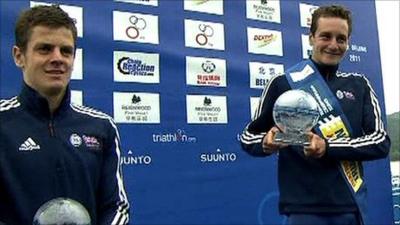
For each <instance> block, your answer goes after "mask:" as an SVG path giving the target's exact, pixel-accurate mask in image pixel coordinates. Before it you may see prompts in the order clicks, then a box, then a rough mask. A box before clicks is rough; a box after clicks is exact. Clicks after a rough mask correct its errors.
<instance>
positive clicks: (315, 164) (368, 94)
mask: <svg viewBox="0 0 400 225" xmlns="http://www.w3.org/2000/svg"><path fill="white" fill-rule="evenodd" d="M316 66H317V68H318V70H319V71H320V73H321V74H324V75H323V76H324V79H325V82H326V83H327V85H328V86H329V88H330V90H331V91H332V92H333V94H334V95H336V96H337V98H338V101H339V103H340V105H341V107H342V109H343V112H344V114H345V115H346V117H347V119H348V120H349V123H350V124H351V127H352V130H353V134H352V136H351V137H350V138H347V139H345V140H340V142H339V141H337V140H331V139H329V140H327V144H328V145H327V151H326V154H325V155H324V156H323V157H322V158H320V159H316V158H308V157H305V156H304V154H303V151H302V148H301V147H293V146H289V147H287V148H286V149H285V148H284V149H281V150H280V151H279V153H278V184H279V192H280V199H279V210H280V212H281V213H282V214H291V213H343V212H356V211H360V210H361V211H362V212H361V213H364V212H363V208H364V207H362V206H359V207H360V208H361V209H360V208H358V207H357V204H356V201H355V198H354V196H355V195H352V192H351V189H350V188H349V186H348V185H347V184H346V181H345V179H344V177H343V176H342V175H341V171H340V170H339V167H338V164H339V162H340V161H342V160H348V161H356V162H357V163H358V164H357V165H358V169H359V170H360V172H361V179H363V171H362V164H361V161H364V160H373V159H379V158H384V157H386V156H387V154H388V152H389V149H390V140H389V138H388V136H387V134H386V132H385V130H384V126H383V122H382V117H381V116H382V115H381V113H382V112H381V109H380V106H379V102H378V100H377V96H376V94H375V92H374V91H373V89H372V87H371V85H370V83H369V81H368V80H367V79H366V78H365V77H364V76H362V75H359V74H354V73H341V72H338V71H337V66H336V67H322V66H319V65H316ZM328 74H330V75H328ZM315 75H316V74H315ZM290 89H291V88H290V85H289V83H288V81H287V79H286V76H285V75H278V76H275V77H273V78H272V79H271V81H270V82H269V83H268V84H267V86H266V88H265V89H264V91H263V94H262V96H261V98H260V104H259V106H258V109H257V111H256V113H255V118H253V120H252V121H251V122H250V123H249V124H248V125H247V126H246V128H245V129H244V131H243V134H242V135H241V144H242V147H243V149H244V150H245V151H246V152H248V153H249V154H251V155H254V156H266V155H267V154H265V153H264V152H263V151H262V145H261V143H262V139H263V137H264V136H265V135H266V133H267V132H268V131H269V130H270V128H271V127H272V126H274V121H273V116H272V109H273V106H274V103H275V101H276V99H277V98H278V97H279V96H280V95H281V94H282V93H283V92H285V91H287V90H290ZM350 182H351V181H350ZM364 183H365V182H364ZM364 183H363V185H362V187H361V188H360V189H359V190H358V191H357V193H356V195H357V196H360V198H358V199H361V202H359V204H361V205H364V206H365V204H364V203H363V202H362V201H363V200H364V199H365V185H364Z"/></svg>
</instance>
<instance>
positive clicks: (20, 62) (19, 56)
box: [12, 45, 24, 69]
mask: <svg viewBox="0 0 400 225" xmlns="http://www.w3.org/2000/svg"><path fill="white" fill-rule="evenodd" d="M12 55H13V58H14V63H15V65H16V66H18V67H19V68H21V69H23V68H24V54H23V52H22V50H21V49H20V48H19V47H18V46H16V45H14V46H13V48H12Z"/></svg>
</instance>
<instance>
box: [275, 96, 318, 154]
mask: <svg viewBox="0 0 400 225" xmlns="http://www.w3.org/2000/svg"><path fill="white" fill-rule="evenodd" d="M272 113H273V117H274V121H275V124H276V125H277V126H278V127H279V129H280V130H281V131H282V132H278V133H276V135H275V139H274V142H275V143H280V144H288V145H302V146H308V145H309V144H310V140H309V137H308V135H307V132H308V131H310V130H311V129H312V128H313V127H314V125H315V124H316V123H317V121H318V118H319V112H318V103H317V102H316V101H315V99H314V97H313V96H312V95H311V94H309V93H307V92H305V91H303V90H297V89H296V90H289V91H286V92H284V93H283V94H282V95H281V96H279V97H278V99H277V100H276V102H275V105H274V108H273V112H272Z"/></svg>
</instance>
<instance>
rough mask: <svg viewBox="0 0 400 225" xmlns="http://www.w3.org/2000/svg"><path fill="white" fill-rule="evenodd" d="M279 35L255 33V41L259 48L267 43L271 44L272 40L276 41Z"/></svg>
mask: <svg viewBox="0 0 400 225" xmlns="http://www.w3.org/2000/svg"><path fill="white" fill-rule="evenodd" d="M276 39H277V36H276V35H274V34H263V35H261V34H260V35H254V39H253V40H254V41H255V42H256V43H257V46H258V47H259V48H262V47H264V46H266V45H269V44H271V43H272V42H274V41H276Z"/></svg>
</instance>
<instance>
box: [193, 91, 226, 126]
mask: <svg viewBox="0 0 400 225" xmlns="http://www.w3.org/2000/svg"><path fill="white" fill-rule="evenodd" d="M186 106H187V116H188V118H187V119H188V120H187V121H188V123H227V121H228V115H227V109H226V96H204V95H187V96H186Z"/></svg>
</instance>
